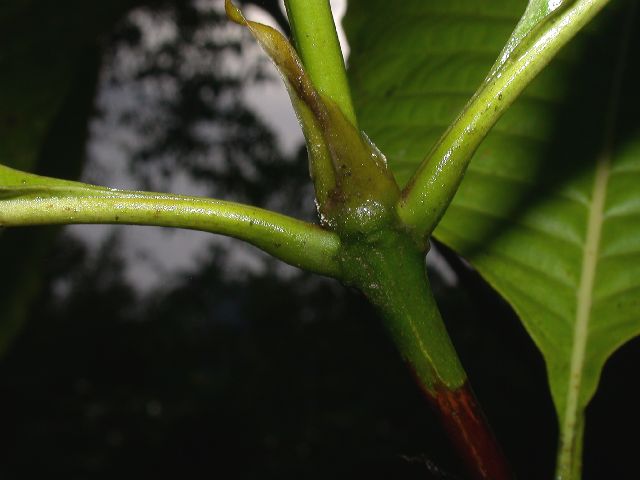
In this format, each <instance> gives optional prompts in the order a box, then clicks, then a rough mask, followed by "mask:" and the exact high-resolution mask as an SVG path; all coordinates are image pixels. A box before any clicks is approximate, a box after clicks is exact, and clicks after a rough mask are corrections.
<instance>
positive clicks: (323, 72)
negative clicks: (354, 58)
mask: <svg viewBox="0 0 640 480" xmlns="http://www.w3.org/2000/svg"><path fill="white" fill-rule="evenodd" d="M285 5H286V7H287V15H288V17H289V23H290V24H291V32H292V33H293V38H294V41H295V44H296V49H297V50H298V54H299V55H300V57H301V58H302V63H303V64H304V67H305V70H306V71H307V73H308V74H309V76H310V77H311V81H312V82H313V85H314V86H315V88H316V89H317V90H318V92H320V93H321V94H322V95H324V96H325V97H327V98H330V99H331V100H332V101H333V102H334V103H335V104H336V105H338V107H340V110H342V113H343V114H344V115H345V116H346V117H347V118H348V119H349V121H350V122H351V123H352V124H353V125H354V126H357V120H356V114H355V110H354V108H353V103H352V101H351V90H350V89H349V82H348V80H347V73H346V70H345V67H344V59H343V57H342V51H341V50H340V42H339V41H338V34H337V33H336V27H335V24H334V23H333V15H332V14H331V5H330V3H329V0H285Z"/></svg>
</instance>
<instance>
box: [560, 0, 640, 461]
mask: <svg viewBox="0 0 640 480" xmlns="http://www.w3.org/2000/svg"><path fill="white" fill-rule="evenodd" d="M632 9H635V5H633V6H632ZM627 18H628V21H627V22H626V25H625V28H623V32H622V35H621V42H620V49H619V50H618V58H617V59H616V64H615V70H614V74H613V81H612V85H611V91H610V96H609V102H608V111H607V114H606V118H605V123H604V142H603V149H602V152H601V153H600V155H599V156H598V157H597V159H596V171H595V177H594V182H593V187H592V192H591V203H590V207H589V218H588V224H587V235H586V239H585V244H584V254H583V257H582V269H581V275H580V285H579V289H578V292H577V298H576V300H577V308H576V317H575V320H576V321H575V326H574V331H573V349H572V352H571V363H570V370H569V373H570V374H569V385H568V390H567V397H566V404H565V410H564V417H563V424H562V429H561V445H560V454H559V461H560V462H563V461H564V462H574V461H579V460H578V459H572V452H574V448H575V444H576V441H581V440H580V439H577V438H576V432H577V431H579V430H581V428H580V425H579V423H580V422H581V421H582V420H580V419H579V418H578V417H579V416H580V415H581V413H580V412H579V409H581V408H582V407H581V406H580V405H579V404H580V392H581V388H582V376H583V370H584V362H585V354H586V348H587V342H588V338H589V323H590V322H591V312H592V307H593V305H594V286H595V278H596V272H597V267H598V260H599V258H600V257H599V250H600V239H601V233H602V226H603V224H604V220H605V205H606V198H607V188H608V186H609V179H610V177H611V165H612V161H613V150H614V141H615V129H616V123H617V122H616V119H617V114H618V109H619V106H620V96H621V91H622V81H623V77H624V75H623V74H624V70H625V64H626V59H627V53H628V47H629V40H630V38H629V37H630V32H631V26H632V22H631V19H632V18H633V14H632V12H630V14H629V15H628V17H627ZM563 468H564V469H565V471H569V469H570V468H571V466H570V465H569V464H565V465H564V466H563V465H560V468H559V471H563Z"/></svg>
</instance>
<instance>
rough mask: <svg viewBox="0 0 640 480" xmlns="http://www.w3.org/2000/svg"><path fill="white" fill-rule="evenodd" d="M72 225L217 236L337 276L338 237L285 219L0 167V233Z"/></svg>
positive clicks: (182, 197) (195, 199) (228, 204)
mask: <svg viewBox="0 0 640 480" xmlns="http://www.w3.org/2000/svg"><path fill="white" fill-rule="evenodd" d="M76 223H110V224H119V223H122V224H131V225H155V226H163V227H179V228H187V229H191V230H201V231H205V232H212V233H218V234H222V235H228V236H230V237H235V238H238V239H240V240H244V241H246V242H248V243H251V244H252V245H255V246H256V247H258V248H260V249H262V250H264V251H265V252H267V253H270V254H271V255H273V256H274V257H276V258H279V259H280V260H283V261H285V262H287V263H289V264H291V265H295V266H297V267H300V268H303V269H305V270H310V271H312V272H316V273H320V274H323V275H328V276H333V277H335V276H338V275H339V274H340V267H339V264H338V261H337V253H338V250H339V247H340V240H339V239H338V236H337V235H335V234H334V233H331V232H328V231H326V230H323V229H322V228H320V227H319V226H317V225H314V224H310V223H307V222H303V221H301V220H297V219H294V218H291V217H288V216H286V215H282V214H279V213H275V212H271V211H268V210H263V209H261V208H257V207H252V206H249V205H242V204H238V203H234V202H227V201H223V200H214V199H209V198H200V197H190V196H186V195H173V194H164V193H151V192H132V191H125V190H115V189H109V188H104V187H96V186H93V185H87V184H83V183H79V182H70V181H65V180H58V179H52V178H47V177H40V176H37V175H32V174H28V173H24V172H19V171H17V170H13V169H10V168H8V167H4V166H1V165H0V226H8V227H12V226H25V225H45V224H47V225H49V224H76Z"/></svg>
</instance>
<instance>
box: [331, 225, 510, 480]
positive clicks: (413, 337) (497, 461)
mask: <svg viewBox="0 0 640 480" xmlns="http://www.w3.org/2000/svg"><path fill="white" fill-rule="evenodd" d="M343 252H344V253H343V255H342V262H343V271H344V272H345V273H346V275H347V276H348V278H347V280H348V281H350V282H351V283H353V284H355V285H356V286H357V287H359V288H360V289H361V290H362V291H363V292H364V293H365V295H366V296H367V297H368V298H369V300H370V301H371V302H372V303H373V304H374V305H376V307H377V308H378V309H379V310H380V312H381V314H382V317H383V319H384V321H385V323H386V325H387V327H388V329H389V331H390V332H391V335H392V336H393V338H394V340H395V343H396V345H397V346H398V348H399V350H400V352H401V353H402V355H403V357H404V358H405V360H406V362H407V363H408V364H409V366H410V367H411V369H412V370H413V372H414V374H415V377H416V379H417V381H418V383H419V385H420V387H421V389H422V390H423V391H424V393H425V394H426V396H427V398H428V399H429V401H430V403H431V404H432V405H433V407H434V408H435V409H436V410H437V412H438V414H439V415H440V418H441V420H442V422H443V425H444V427H445V430H446V431H447V434H448V435H449V437H450V438H451V440H452V441H453V444H454V445H455V447H456V449H457V451H458V454H459V455H460V457H461V459H462V460H463V461H464V463H465V464H466V466H467V469H468V470H469V473H470V474H471V475H472V476H473V478H475V479H477V480H488V479H491V480H506V479H509V478H511V474H510V471H509V468H508V466H507V462H506V460H505V458H504V456H503V454H502V451H501V449H500V448H499V446H498V443H497V442H496V440H495V437H494V436H493V434H492V432H491V429H490V428H489V426H488V423H487V422H486V419H485V417H484V415H483V413H482V411H481V409H480V406H479V405H478V403H477V401H476V398H475V396H474V394H473V392H472V390H471V388H470V386H469V383H468V380H467V376H466V374H465V372H464V370H463V368H462V366H461V365H460V362H459V360H458V356H457V354H456V352H455V349H454V347H453V345H452V343H451V340H450V339H449V335H448V334H447V331H446V328H445V326H444V323H443V321H442V318H441V316H440V312H439V310H438V307H437V305H436V302H435V299H434V297H433V295H432V294H431V287H430V285H429V281H428V278H427V275H426V269H425V263H424V251H422V249H421V248H419V247H418V246H417V245H416V244H415V242H414V241H413V239H411V238H410V237H409V236H408V235H407V234H406V233H405V232H398V231H393V230H385V231H381V232H376V233H375V234H372V235H370V236H369V237H368V238H367V239H366V240H365V239H362V238H360V239H358V241H357V242H354V243H351V244H350V243H349V242H345V243H343Z"/></svg>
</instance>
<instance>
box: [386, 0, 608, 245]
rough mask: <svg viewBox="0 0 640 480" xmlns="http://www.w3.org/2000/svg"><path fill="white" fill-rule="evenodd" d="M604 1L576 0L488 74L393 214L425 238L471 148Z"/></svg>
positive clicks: (452, 192)
mask: <svg viewBox="0 0 640 480" xmlns="http://www.w3.org/2000/svg"><path fill="white" fill-rule="evenodd" d="M608 1H609V0H579V1H577V2H575V3H574V4H573V5H571V6H569V7H568V8H567V9H566V10H565V11H563V12H561V13H560V14H559V15H558V16H557V17H555V18H553V19H552V20H550V24H549V25H550V26H549V28H546V29H545V31H544V32H541V34H540V35H539V37H538V38H537V39H535V41H533V42H532V43H531V45H529V46H528V48H526V49H525V50H524V51H523V52H522V53H521V54H519V56H518V57H517V58H514V59H513V60H510V61H508V62H507V63H506V64H505V65H504V67H502V69H501V71H500V73H499V75H496V74H492V75H490V77H489V78H488V79H487V80H486V81H485V83H484V84H483V85H482V87H480V89H479V90H478V91H477V92H476V94H475V95H474V96H473V98H472V99H471V100H470V101H469V103H468V104H467V105H466V107H465V108H464V110H463V111H462V113H461V114H460V115H459V116H458V118H457V119H456V120H455V121H454V122H453V124H452V125H451V126H450V127H449V128H448V129H447V131H446V132H445V133H444V135H443V136H442V137H441V138H440V140H439V141H438V143H437V144H436V145H435V146H434V148H433V149H432V150H431V152H430V153H429V154H428V155H427V157H426V158H425V159H424V160H423V162H422V164H421V165H420V167H419V168H418V170H417V171H416V173H415V174H414V176H413V178H412V179H411V180H410V181H409V183H408V184H407V186H406V187H405V189H404V192H403V198H402V199H401V200H400V202H399V203H398V206H397V209H398V215H399V216H400V218H401V219H402V221H403V222H404V223H405V224H406V225H407V226H409V227H410V228H412V229H414V230H415V231H416V233H417V234H419V235H422V236H425V237H428V236H429V235H430V233H431V232H432V231H433V229H434V228H435V226H436V225H437V223H438V221H439V220H440V218H441V217H442V215H444V212H445V210H446V209H447V207H448V206H449V203H451V200H452V199H453V196H454V195H455V193H456V191H457V189H458V186H459V185H460V182H461V181H462V177H463V175H464V172H465V170H466V168H467V166H468V164H469V161H470V160H471V157H472V155H473V153H474V152H475V150H476V148H477V147H478V145H479V144H480V142H482V140H483V139H484V137H485V136H486V134H487V133H488V132H489V130H490V129H491V127H492V126H493V125H494V124H495V123H496V122H497V121H498V119H499V118H500V117H501V116H502V114H503V113H504V111H505V110H506V109H507V108H508V107H509V106H510V105H511V104H512V103H513V102H514V101H515V99H516V98H517V97H518V95H520V93H521V92H522V90H523V89H524V88H525V87H526V86H527V85H528V84H529V83H530V82H531V80H533V79H534V78H535V77H536V75H537V74H538V73H539V72H540V71H541V70H542V69H543V68H544V67H545V66H546V65H547V64H548V63H549V62H550V61H551V59H552V58H553V57H554V56H555V55H556V54H557V53H558V51H559V50H560V49H561V48H562V47H563V46H564V45H565V44H566V43H567V42H568V41H569V40H570V39H571V38H573V36H574V35H575V34H576V33H577V32H578V31H580V29H581V28H582V27H584V25H586V24H587V22H589V21H590V20H591V19H592V18H593V17H594V16H595V15H596V14H597V13H598V12H599V11H600V10H601V9H602V8H603V7H604V6H605V5H606V4H607V3H608Z"/></svg>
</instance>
